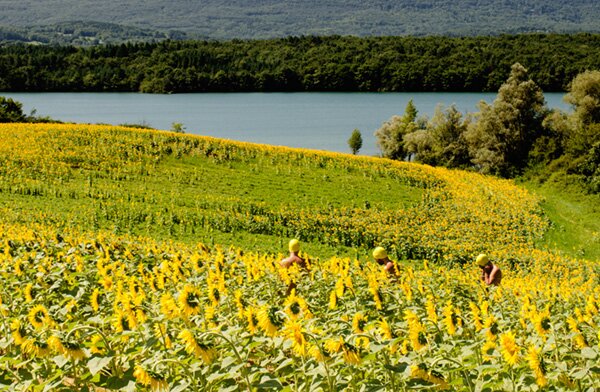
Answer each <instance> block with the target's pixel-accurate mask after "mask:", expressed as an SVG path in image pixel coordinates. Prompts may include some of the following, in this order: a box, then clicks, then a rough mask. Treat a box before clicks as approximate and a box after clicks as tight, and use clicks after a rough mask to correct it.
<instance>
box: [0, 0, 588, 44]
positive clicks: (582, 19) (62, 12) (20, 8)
mask: <svg viewBox="0 0 600 392" xmlns="http://www.w3.org/2000/svg"><path fill="white" fill-rule="evenodd" d="M599 19H600V9H599V8H598V7H597V4H596V2H595V1H593V0H577V1H571V2H568V3H567V2H562V1H558V0H551V1H546V2H535V1H527V2H522V1H515V0H511V1H494V2H478V1H473V0H461V1H433V0H421V1H416V2H415V1H407V0H402V1H383V0H369V1H357V0H352V1H340V0H336V1H329V2H325V3H324V2H321V1H314V0H305V1H300V2H293V1H265V0H261V1H257V0H253V1H244V2H241V1H236V2H227V3H223V2H221V1H215V0H209V1H202V2H191V1H184V0H176V1H170V2H164V1H158V0H151V1H128V2H121V1H115V0H110V1H103V2H95V1H89V0H84V1H74V0H57V1H52V2H51V3H48V2H39V1H33V0H19V1H15V0H11V1H3V2H2V13H1V14H0V26H5V27H13V28H17V27H27V28H32V29H34V30H36V29H37V26H42V25H54V24H59V23H63V22H68V21H84V22H88V21H95V22H110V23H117V24H121V25H126V26H131V27H137V28H143V29H151V30H157V31H160V32H162V33H168V32H169V31H170V30H180V31H183V32H185V33H187V34H189V35H190V36H194V37H208V38H215V39H231V38H273V37H282V36H291V35H294V36H298V35H332V34H340V35H358V36H371V35H487V34H500V33H522V32H561V33H565V32H569V33H572V32H598V31H600V25H599V24H598V20H599Z"/></svg>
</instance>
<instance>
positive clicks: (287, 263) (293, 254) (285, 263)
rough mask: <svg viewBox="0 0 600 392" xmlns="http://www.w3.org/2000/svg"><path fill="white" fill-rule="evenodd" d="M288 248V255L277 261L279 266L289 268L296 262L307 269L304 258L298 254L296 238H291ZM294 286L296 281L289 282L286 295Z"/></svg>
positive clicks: (301, 267) (298, 247) (298, 246)
mask: <svg viewBox="0 0 600 392" xmlns="http://www.w3.org/2000/svg"><path fill="white" fill-rule="evenodd" d="M288 248H289V250H290V255H289V256H288V257H286V258H285V259H283V260H281V261H280V262H279V266H280V267H282V268H290V267H291V266H292V265H294V264H296V265H298V267H300V269H302V270H307V269H308V268H307V267H308V266H307V264H306V260H304V259H303V258H302V257H300V256H298V252H300V242H299V241H298V240H297V239H293V240H291V241H290V242H289V244H288ZM295 288H296V282H294V281H293V280H292V281H291V282H290V285H289V286H288V288H287V290H286V294H285V295H286V297H287V296H288V295H289V294H290V293H291V292H292V290H294V289H295Z"/></svg>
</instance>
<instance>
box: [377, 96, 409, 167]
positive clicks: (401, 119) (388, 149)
mask: <svg viewBox="0 0 600 392" xmlns="http://www.w3.org/2000/svg"><path fill="white" fill-rule="evenodd" d="M416 120H417V109H416V107H415V105H414V103H413V101H412V99H411V100H410V101H408V104H407V105H406V109H405V110H404V115H403V116H392V118H390V119H389V120H388V121H386V122H384V123H383V124H382V125H381V127H380V128H379V129H378V130H376V131H375V138H376V139H377V145H378V146H379V149H380V150H381V154H382V155H383V156H384V157H386V158H391V159H405V158H406V157H407V151H406V149H405V148H404V136H405V135H407V134H409V133H412V132H414V131H416V130H417V129H419V126H418V124H417V122H416Z"/></svg>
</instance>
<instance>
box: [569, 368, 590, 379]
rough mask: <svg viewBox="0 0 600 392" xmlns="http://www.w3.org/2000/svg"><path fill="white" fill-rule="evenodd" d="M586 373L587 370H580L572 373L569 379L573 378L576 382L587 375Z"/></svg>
mask: <svg viewBox="0 0 600 392" xmlns="http://www.w3.org/2000/svg"><path fill="white" fill-rule="evenodd" d="M587 373H588V370H587V369H581V370H579V371H577V372H575V373H573V374H572V375H571V377H573V378H574V379H576V380H581V379H582V378H584V377H585V376H586V375H587Z"/></svg>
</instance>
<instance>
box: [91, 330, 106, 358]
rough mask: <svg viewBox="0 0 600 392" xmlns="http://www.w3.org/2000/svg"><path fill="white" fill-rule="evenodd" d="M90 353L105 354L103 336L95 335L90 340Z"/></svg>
mask: <svg viewBox="0 0 600 392" xmlns="http://www.w3.org/2000/svg"><path fill="white" fill-rule="evenodd" d="M90 352H91V353H92V354H100V355H103V354H104V347H103V341H102V336H101V335H99V334H95V335H93V336H92V338H91V339H90Z"/></svg>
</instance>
